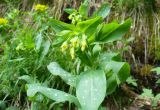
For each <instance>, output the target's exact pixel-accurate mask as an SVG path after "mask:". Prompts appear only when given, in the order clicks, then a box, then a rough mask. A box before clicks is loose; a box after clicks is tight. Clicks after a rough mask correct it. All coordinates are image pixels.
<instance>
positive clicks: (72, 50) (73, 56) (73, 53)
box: [70, 48, 75, 59]
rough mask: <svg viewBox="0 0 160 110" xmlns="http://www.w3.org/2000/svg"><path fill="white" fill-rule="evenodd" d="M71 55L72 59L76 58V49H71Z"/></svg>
mask: <svg viewBox="0 0 160 110" xmlns="http://www.w3.org/2000/svg"><path fill="white" fill-rule="evenodd" d="M70 55H71V58H72V59H74V58H75V51H74V48H71V49H70Z"/></svg>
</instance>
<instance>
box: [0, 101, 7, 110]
mask: <svg viewBox="0 0 160 110" xmlns="http://www.w3.org/2000/svg"><path fill="white" fill-rule="evenodd" d="M5 109H6V103H5V102H4V101H2V100H0V110H5Z"/></svg>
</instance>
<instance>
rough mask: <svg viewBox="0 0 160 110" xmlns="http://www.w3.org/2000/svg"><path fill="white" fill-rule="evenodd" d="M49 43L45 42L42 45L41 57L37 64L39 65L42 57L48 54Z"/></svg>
mask: <svg viewBox="0 0 160 110" xmlns="http://www.w3.org/2000/svg"><path fill="white" fill-rule="evenodd" d="M50 45H51V44H50V41H49V40H47V41H46V42H45V43H44V44H43V51H42V53H41V56H40V60H39V64H40V65H41V63H42V61H43V59H44V57H45V56H46V55H47V54H48V52H49V48H50Z"/></svg>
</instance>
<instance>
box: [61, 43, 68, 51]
mask: <svg viewBox="0 0 160 110" xmlns="http://www.w3.org/2000/svg"><path fill="white" fill-rule="evenodd" d="M67 48H68V44H67V42H63V44H62V45H61V51H62V52H64V51H65V50H66V49H67Z"/></svg>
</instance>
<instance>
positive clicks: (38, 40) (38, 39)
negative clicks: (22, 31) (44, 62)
mask: <svg viewBox="0 0 160 110" xmlns="http://www.w3.org/2000/svg"><path fill="white" fill-rule="evenodd" d="M42 40H43V37H42V33H39V34H38V35H37V37H36V41H35V49H36V51H39V49H40V47H41V44H42Z"/></svg>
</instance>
